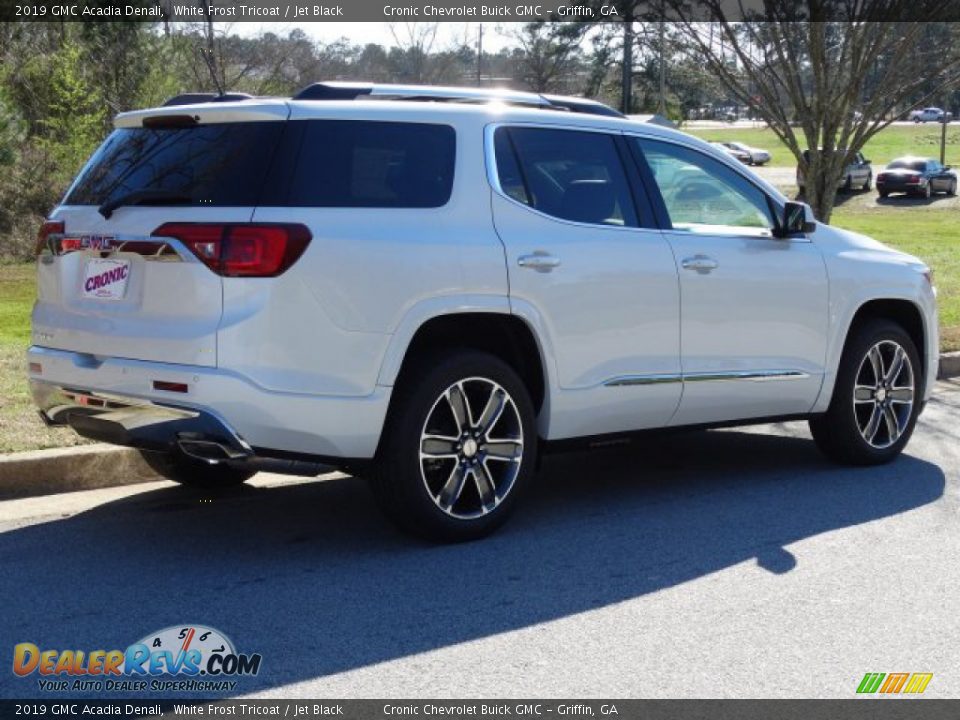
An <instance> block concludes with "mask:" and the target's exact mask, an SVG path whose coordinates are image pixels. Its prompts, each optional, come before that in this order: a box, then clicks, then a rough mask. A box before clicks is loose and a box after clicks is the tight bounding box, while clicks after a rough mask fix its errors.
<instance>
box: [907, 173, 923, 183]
mask: <svg viewBox="0 0 960 720" xmlns="http://www.w3.org/2000/svg"><path fill="white" fill-rule="evenodd" d="M919 184H920V176H919V175H910V176H908V177H907V185H919Z"/></svg>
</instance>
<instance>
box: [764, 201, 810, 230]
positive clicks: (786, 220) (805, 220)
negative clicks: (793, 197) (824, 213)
mask: <svg viewBox="0 0 960 720" xmlns="http://www.w3.org/2000/svg"><path fill="white" fill-rule="evenodd" d="M816 229H817V222H816V219H815V218H814V216H813V210H811V209H810V206H809V205H807V204H806V203H798V202H788V203H787V204H786V205H784V206H783V219H782V220H781V222H780V225H779V226H778V227H776V228H774V230H773V236H774V237H777V238H789V237H795V236H797V235H805V234H806V233H811V232H813V231H814V230H816Z"/></svg>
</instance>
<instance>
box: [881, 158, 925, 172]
mask: <svg viewBox="0 0 960 720" xmlns="http://www.w3.org/2000/svg"><path fill="white" fill-rule="evenodd" d="M887 169H889V170H916V171H917V172H924V171H925V170H926V169H927V163H926V162H925V161H924V160H894V161H893V162H892V163H890V164H889V165H887Z"/></svg>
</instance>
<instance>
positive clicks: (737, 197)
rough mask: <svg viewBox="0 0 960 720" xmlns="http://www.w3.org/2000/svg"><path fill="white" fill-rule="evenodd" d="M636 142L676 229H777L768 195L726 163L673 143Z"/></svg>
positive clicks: (752, 231) (752, 232)
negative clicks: (774, 225) (774, 227)
mask: <svg viewBox="0 0 960 720" xmlns="http://www.w3.org/2000/svg"><path fill="white" fill-rule="evenodd" d="M632 141H633V142H635V143H637V146H638V147H639V148H640V150H641V151H642V152H643V155H644V157H645V158H646V160H647V164H648V165H649V166H650V169H651V170H652V171H653V175H654V178H655V179H656V181H657V186H658V187H659V188H660V194H661V195H662V196H663V203H664V205H665V206H666V209H667V214H668V215H669V216H670V222H671V224H672V225H673V228H674V229H675V230H692V231H696V230H698V229H701V228H704V227H706V228H708V229H709V230H710V231H711V232H712V231H715V230H716V228H717V227H718V226H721V227H729V228H731V229H734V230H735V232H744V231H745V232H747V233H749V234H756V232H757V231H767V230H769V229H770V228H771V227H773V218H772V216H771V213H770V206H769V203H768V202H767V196H766V195H765V194H764V193H763V192H762V191H761V190H760V189H759V188H757V187H756V186H755V185H753V184H752V183H750V182H749V181H748V180H746V179H745V178H744V177H743V176H741V175H740V174H739V173H737V172H735V171H734V170H732V169H731V168H729V167H727V166H726V165H724V164H723V163H721V162H718V161H716V160H714V159H713V158H710V157H707V156H706V155H703V154H701V153H699V152H697V151H696V150H692V149H690V148H687V147H683V146H680V145H674V144H672V143H663V142H657V141H654V140H645V139H640V138H633V139H632Z"/></svg>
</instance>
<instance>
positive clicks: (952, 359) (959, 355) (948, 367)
mask: <svg viewBox="0 0 960 720" xmlns="http://www.w3.org/2000/svg"><path fill="white" fill-rule="evenodd" d="M958 375H960V352H950V353H943V354H942V355H940V368H939V371H938V372H937V379H938V380H947V379H948V378H953V377H957V376H958Z"/></svg>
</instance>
